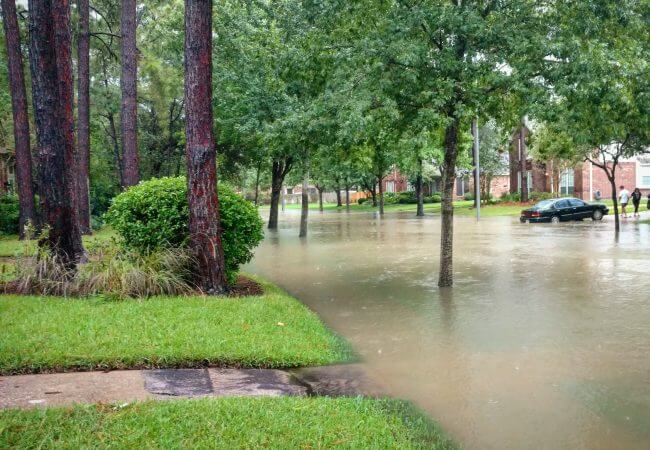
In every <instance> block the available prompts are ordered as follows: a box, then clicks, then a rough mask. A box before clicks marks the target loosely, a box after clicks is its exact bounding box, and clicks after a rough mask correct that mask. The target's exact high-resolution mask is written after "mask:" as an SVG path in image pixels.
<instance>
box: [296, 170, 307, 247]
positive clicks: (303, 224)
mask: <svg viewBox="0 0 650 450" xmlns="http://www.w3.org/2000/svg"><path fill="white" fill-rule="evenodd" d="M308 189H309V170H305V175H304V177H303V179H302V195H301V196H300V197H301V200H302V207H301V209H300V233H299V234H298V237H307V218H308V216H309V193H308Z"/></svg>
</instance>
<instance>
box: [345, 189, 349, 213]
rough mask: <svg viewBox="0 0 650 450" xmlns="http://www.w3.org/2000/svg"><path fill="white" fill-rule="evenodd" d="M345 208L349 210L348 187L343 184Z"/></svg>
mask: <svg viewBox="0 0 650 450" xmlns="http://www.w3.org/2000/svg"><path fill="white" fill-rule="evenodd" d="M345 209H346V210H348V211H350V187H349V186H345Z"/></svg>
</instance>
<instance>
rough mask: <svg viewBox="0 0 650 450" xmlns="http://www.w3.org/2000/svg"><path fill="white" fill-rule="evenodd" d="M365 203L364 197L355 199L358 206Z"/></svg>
mask: <svg viewBox="0 0 650 450" xmlns="http://www.w3.org/2000/svg"><path fill="white" fill-rule="evenodd" d="M367 201H368V199H367V198H366V197H360V198H358V199H357V203H358V204H360V205H363V204H364V203H366V202H367Z"/></svg>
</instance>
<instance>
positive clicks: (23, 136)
mask: <svg viewBox="0 0 650 450" xmlns="http://www.w3.org/2000/svg"><path fill="white" fill-rule="evenodd" d="M2 14H3V17H2V19H3V20H2V23H3V25H4V30H5V43H6V45H7V68H8V72H9V73H8V76H9V90H10V91H11V107H12V113H13V121H14V145H15V147H16V153H15V157H16V184H17V190H18V200H19V203H20V216H19V224H20V239H24V238H25V225H26V224H27V223H31V224H32V225H38V224H37V217H36V205H35V203H34V187H33V182H32V153H31V148H30V144H29V117H28V115H27V94H26V90H25V74H24V71H23V70H24V69H23V55H22V52H21V50H20V31H19V29H18V18H17V17H16V3H15V1H14V0H2Z"/></svg>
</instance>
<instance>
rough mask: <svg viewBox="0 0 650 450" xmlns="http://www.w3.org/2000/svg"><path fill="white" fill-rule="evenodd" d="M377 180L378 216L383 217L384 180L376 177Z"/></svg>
mask: <svg viewBox="0 0 650 450" xmlns="http://www.w3.org/2000/svg"><path fill="white" fill-rule="evenodd" d="M377 179H378V180H379V215H381V216H383V215H384V178H383V177H377Z"/></svg>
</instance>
